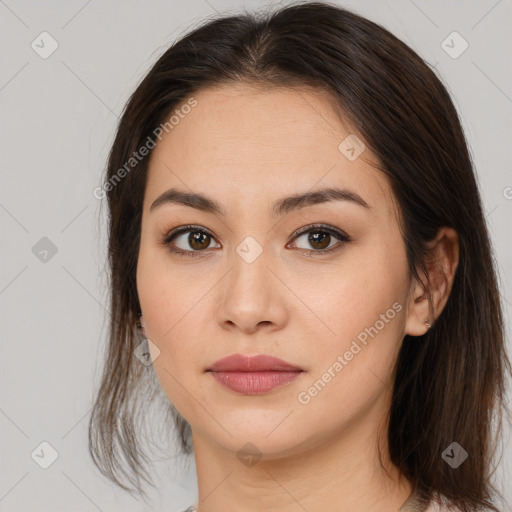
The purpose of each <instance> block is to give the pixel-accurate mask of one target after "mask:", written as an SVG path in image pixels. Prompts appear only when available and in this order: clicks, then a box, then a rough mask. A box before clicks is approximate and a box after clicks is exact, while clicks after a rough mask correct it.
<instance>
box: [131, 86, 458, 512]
mask: <svg viewBox="0 0 512 512" xmlns="http://www.w3.org/2000/svg"><path fill="white" fill-rule="evenodd" d="M194 98H195V99H196V100H197V106H196V107H195V108H193V109H192V111H191V113H190V114H188V115H187V116H185V117H184V118H183V119H181V120H180V122H179V124H177V125H176V126H174V128H173V129H172V130H170V131H169V133H168V134H165V133H164V137H163V138H162V140H161V141H160V142H158V144H157V146H156V148H155V149H154V151H153V153H152V155H151V160H150V162H149V170H148V180H147V185H146V190H145V196H144V204H143V218H142V227H141V243H140V253H139V259H138V266H137V289H138V294H139V299H140V304H141V309H142V312H143V319H144V320H143V322H144V326H145V334H146V336H147V337H148V338H149V339H150V340H151V341H152V343H154V346H155V347H158V349H159V350H160V353H159V355H158V357H156V355H157V352H156V350H155V349H154V348H153V349H152V350H151V353H152V357H153V359H154V363H153V364H154V368H155V371H156V374H157V376H158V379H159V381H160V383H161V385H162V388H163V389H164V391H165V393H166V394H167V396H168V398H169V400H170V401H171V402H172V403H173V404H174V406H175V407H176V408H177V410H178V411H179V412H180V414H181V415H182V416H183V417H184V418H185V419H186V420H187V421H188V422H189V423H190V425H191V427H192V438H193V444H194V454H195V459H196V467H197V478H198V489H199V501H198V503H199V507H198V510H199V512H220V511H225V510H244V512H252V511H255V512H256V511H260V510H267V511H274V510H275V511H280V512H296V511H298V510H301V509H302V510H307V511H308V512H316V511H322V512H326V511H337V512H349V511H350V512H354V511H356V512H357V511H361V512H362V511H365V512H366V511H369V510H379V511H382V512H392V511H393V512H395V511H396V510H398V508H399V507H400V506H401V505H402V504H403V503H404V502H405V501H406V500H407V498H408V497H409V496H410V494H411V492H412V487H411V484H410V483H409V482H408V481H407V480H405V479H404V478H399V477H398V474H397V470H396V467H395V466H393V465H392V464H391V463H390V461H389V455H388V449H387V444H386V431H387V430H386V429H387V413H388V411H389V408H390V404H391V390H392V382H393V365H394V362H395V360H396V358H397V354H398V351H399V349H400V345H401V343H402V340H403V337H404V335H405V334H410V335H414V336H418V335H421V334H424V333H425V332H426V330H427V326H426V324H425V319H426V318H429V322H430V323H431V324H433V323H434V318H433V317H432V315H431V314H429V304H428V300H427V298H426V296H425V291H424V289H423V287H422V285H421V283H419V282H416V281H415V280H413V279H412V278H411V276H410V272H409V268H408V265H407V260H406V253H405V245H404V242H403V240H402V238H401V235H400V232H399V227H398V210H397V207H396V204H395V201H394V200H393V196H392V192H391V189H390V186H389V184H388V183H387V181H386V179H385V177H384V175H383V174H382V173H381V172H379V171H378V170H376V169H375V168H374V167H373V165H372V164H375V163H376V158H375V156H374V155H372V154H371V152H370V150H369V149H366V150H365V151H363V153H362V154H361V155H360V156H359V158H357V159H356V160H354V161H350V160H349V159H347V158H346V157H345V156H344V155H343V154H342V153H341V152H340V151H339V150H338V145H339V144H340V142H341V141H343V140H344V139H345V138H346V137H347V136H348V135H349V134H350V133H357V132H356V131H355V130H354V129H353V128H351V127H350V125H349V124H348V123H347V122H342V120H340V118H339V117H338V115H337V114H336V112H335V111H334V109H333V106H332V99H330V98H329V97H327V96H326V95H325V93H320V92H318V91H314V90H311V89H307V88H301V89H298V88H293V89H292V88H280V89H276V88H273V89H270V88H266V89H262V88H261V87H259V88H258V87H255V86H251V85H237V86H233V85H229V86H217V87H215V88H209V89H204V90H202V91H200V92H199V93H197V94H194ZM359 138H360V139H362V137H361V136H359ZM327 186H334V187H340V188H346V189H349V190H351V191H353V192H356V193H357V194H359V195H360V196H361V197H362V198H363V199H364V200H365V201H366V202H367V203H368V205H369V206H370V208H364V207H362V206H360V205H357V204H355V203H352V202H349V201H332V202H325V203H322V204H317V205H313V206H309V207H307V208H304V209H302V210H297V211H290V212H288V213H287V214H286V215H284V216H282V217H279V218H274V217H273V216H272V215H271V214H270V206H271V205H272V204H273V202H274V201H276V200H278V199H280V198H282V197H284V196H288V195H293V194H297V193H302V192H307V191H311V190H317V189H320V188H323V187H327ZM171 187H175V188H178V189H180V190H183V191H185V192H191V191H193V192H198V193H202V194H205V195H208V196H209V197H211V198H213V199H215V200H216V201H217V202H219V203H220V204H221V205H222V207H223V208H224V209H225V210H226V216H225V217H221V216H218V215H215V214H211V213H207V212H202V211H199V210H197V209H194V208H191V207H188V206H184V205H180V204H172V203H167V204H163V205H161V206H159V207H158V208H155V209H154V210H153V211H151V212H150V211H149V208H150V205H151V203H152V202H153V201H154V200H155V199H156V198H157V197H158V196H159V195H160V194H161V193H163V192H164V191H166V190H167V189H169V188H171ZM315 223H323V224H326V225H328V226H332V227H333V228H338V229H339V230H342V231H343V232H345V233H346V234H348V235H349V236H350V237H351V239H352V240H351V241H350V242H347V243H342V242H340V241H338V240H337V239H336V238H335V237H334V236H332V237H331V238H330V240H331V241H330V242H326V243H325V246H327V245H328V246H329V247H334V246H336V245H337V244H340V245H338V247H339V250H337V251H333V252H331V253H326V254H323V255H318V254H311V252H312V251H315V250H318V248H317V247H318V246H314V245H313V246H312V245H311V244H310V243H309V242H308V233H306V234H303V235H300V236H298V237H295V238H294V236H293V235H294V233H295V232H296V230H298V229H299V228H302V227H305V226H308V225H310V224H315ZM185 224H195V225H199V226H201V227H203V228H205V229H206V230H209V231H210V232H211V233H212V234H213V237H212V238H211V239H207V241H205V242H203V245H204V246H205V247H207V248H206V249H203V252H201V254H199V255H198V256H197V257H195V258H193V257H190V258H187V257H186V256H183V257H182V256H179V255H177V254H173V253H172V252H170V248H169V247H166V246H165V245H162V244H161V243H159V241H160V240H161V239H162V238H164V237H165V235H166V234H167V233H169V232H170V231H171V230H172V229H174V228H176V227H179V226H183V225H185ZM319 231H320V233H322V232H323V231H322V230H321V229H320V230H319V229H313V230H312V232H313V233H318V232H319ZM188 235H189V233H185V234H182V235H181V236H179V237H178V239H175V240H174V246H176V245H178V247H179V248H181V249H182V250H189V251H194V247H197V246H191V245H190V244H189V243H187V239H188ZM247 236H251V237H253V238H254V239H255V240H256V241H257V242H258V243H259V245H260V246H261V248H262V253H261V254H260V255H259V257H258V258H256V260H255V261H253V262H252V263H247V262H246V261H245V260H244V259H243V258H242V257H241V256H240V255H239V254H238V253H237V252H236V248H237V246H239V244H240V243H241V242H242V240H244V238H245V237H247ZM208 240H210V244H209V245H208ZM437 241H438V242H439V243H438V244H437V245H436V246H435V249H433V254H434V255H435V257H436V258H435V262H434V263H433V264H432V265H431V267H429V269H430V272H431V273H430V277H431V280H432V283H433V285H434V289H433V290H432V300H433V307H434V313H435V316H436V317H437V316H438V315H439V314H440V312H441V311H442V309H443V307H444V305H445V303H446V300H447V297H448V294H449V291H450V288H451V285H452V282H453V274H454V272H455V269H456V266H457V263H458V243H457V235H456V233H455V232H453V230H450V229H448V228H443V229H441V230H440V232H439V234H438V237H437ZM325 246H323V247H325ZM323 247H322V248H323ZM195 250H196V252H198V250H197V249H195ZM394 303H399V304H400V305H401V306H402V307H401V311H399V312H396V315H394V318H393V319H391V320H389V321H388V322H386V323H385V326H384V327H383V328H381V329H380V330H379V331H378V334H377V335H374V336H373V337H369V338H368V342H367V345H366V346H364V345H362V344H361V343H359V345H360V346H361V347H362V349H361V350H360V351H359V352H358V353H357V354H356V355H354V356H353V358H352V360H350V361H347V364H346V366H344V368H343V369H342V371H340V372H338V373H337V374H336V376H335V377H333V378H332V379H331V381H330V382H328V383H327V384H326V385H325V387H324V388H323V389H321V391H320V392H318V394H317V395H316V396H314V397H311V400H310V401H309V403H307V404H304V403H300V402H299V400H298V395H299V393H300V392H304V391H307V390H308V389H309V388H310V387H311V386H312V385H313V383H314V382H315V381H317V380H318V379H320V378H321V377H322V375H323V374H324V373H325V372H326V371H327V370H328V369H329V368H332V367H333V364H334V363H335V361H336V360H337V358H338V356H340V355H341V356H343V354H344V353H345V352H346V351H347V350H349V348H350V346H351V344H352V342H353V340H355V339H357V335H358V334H360V333H361V332H362V331H364V329H365V328H368V327H370V326H374V325H375V324H376V321H377V320H379V319H380V318H382V317H381V316H380V315H382V314H385V313H386V311H388V310H389V309H390V308H392V305H393V304H394ZM235 353H242V354H245V355H254V354H268V355H272V356H276V357H279V358H281V359H284V360H285V361H287V362H289V363H291V364H294V365H296V366H298V367H300V368H301V369H303V373H302V374H301V376H300V377H299V378H298V379H297V380H295V382H293V383H291V384H288V385H286V386H283V387H281V388H277V389H274V390H272V391H270V392H268V393H266V394H263V395H254V396H248V395H244V394H238V393H235V392H233V391H231V390H229V389H226V388H224V387H222V386H221V385H220V384H218V383H217V382H216V381H215V379H213V377H212V376H211V374H209V373H207V372H206V369H207V368H208V367H209V366H210V365H211V364H213V363H214V362H215V361H217V360H218V359H220V358H222V357H225V356H227V355H230V354H235ZM378 435H380V449H381V453H382V462H383V465H384V469H383V468H382V467H381V465H380V463H379V460H378V453H379V451H378V450H379V444H378V437H377V436H378ZM248 442H250V443H252V445H254V446H255V447H257V450H258V451H259V453H260V454H261V458H260V459H259V460H258V461H257V462H256V463H255V464H252V465H247V464H245V463H243V462H242V461H241V460H240V459H239V458H238V456H237V452H239V450H241V449H242V447H244V446H245V445H246V443H248ZM301 507H302V508H301Z"/></svg>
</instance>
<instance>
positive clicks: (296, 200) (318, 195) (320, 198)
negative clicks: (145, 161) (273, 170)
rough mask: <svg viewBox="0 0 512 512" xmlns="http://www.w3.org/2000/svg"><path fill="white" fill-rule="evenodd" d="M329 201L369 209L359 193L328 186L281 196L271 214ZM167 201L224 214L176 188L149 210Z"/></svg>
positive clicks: (208, 201)
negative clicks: (349, 203)
mask: <svg viewBox="0 0 512 512" xmlns="http://www.w3.org/2000/svg"><path fill="white" fill-rule="evenodd" d="M331 201H348V202H351V203H353V204H357V205H359V206H362V207H364V208H367V209H368V210H371V207H370V205H369V204H368V203H367V202H366V201H365V200H364V199H363V198H362V197H361V196H360V195H359V194H356V193H355V192H352V191H350V190H347V189H340V188H335V187H328V188H323V189H319V190H314V191H309V192H304V193H302V194H296V195H292V196H287V197H284V198H281V199H279V200H277V201H276V202H275V203H274V205H273V206H272V209H271V214H272V215H273V216H274V217H278V216H282V215H285V214H286V213H288V212H290V211H292V210H300V209H302V208H307V207H309V206H313V205H316V204H321V203H327V202H331ZM168 203H172V204H181V205H183V206H189V207H190V208H195V209H197V210H201V211H203V212H206V213H212V214H214V215H220V216H225V215H226V212H225V210H224V208H223V207H222V206H221V205H220V204H219V203H218V202H217V201H215V200H214V199H212V198H210V197H208V196H205V195H203V194H199V193H196V192H184V191H180V190H178V189H176V188H170V189H169V190H166V191H165V192H164V193H163V194H161V195H160V196H158V197H157V198H156V199H155V200H154V201H153V203H152V204H151V206H150V208H149V211H150V212H151V211H153V210H154V209H155V208H157V207H158V206H161V205H163V204H168Z"/></svg>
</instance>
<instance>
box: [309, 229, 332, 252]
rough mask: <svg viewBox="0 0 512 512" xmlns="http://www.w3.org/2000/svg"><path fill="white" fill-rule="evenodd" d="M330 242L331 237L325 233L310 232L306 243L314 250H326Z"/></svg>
mask: <svg viewBox="0 0 512 512" xmlns="http://www.w3.org/2000/svg"><path fill="white" fill-rule="evenodd" d="M330 241H331V235H330V234H329V233H327V232H325V231H317V232H316V233H315V232H310V233H309V236H308V243H310V244H311V246H312V247H314V248H315V249H327V247H329V243H330Z"/></svg>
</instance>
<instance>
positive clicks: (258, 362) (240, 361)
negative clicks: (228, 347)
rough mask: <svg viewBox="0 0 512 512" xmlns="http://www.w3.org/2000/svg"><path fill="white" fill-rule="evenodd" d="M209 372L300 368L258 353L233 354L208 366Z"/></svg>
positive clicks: (295, 369) (294, 369) (289, 370)
mask: <svg viewBox="0 0 512 512" xmlns="http://www.w3.org/2000/svg"><path fill="white" fill-rule="evenodd" d="M207 371H210V372H237V371H238V372H258V371H260V372H261V371H283V372H300V371H302V369H301V368H298V367H297V366H294V365H292V364H290V363H287V362H286V361H283V360H282V359H279V358H277V357H273V356H268V355H265V354H259V355H256V356H244V355H243V354H233V355H231V356H227V357H223V358H222V359H219V360H218V361H217V362H215V363H214V364H213V365H212V366H210V367H209V368H208V370H207Z"/></svg>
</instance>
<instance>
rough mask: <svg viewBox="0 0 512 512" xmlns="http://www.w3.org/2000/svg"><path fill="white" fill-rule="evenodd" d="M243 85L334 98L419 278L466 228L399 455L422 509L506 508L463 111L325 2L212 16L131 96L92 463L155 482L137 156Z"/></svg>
mask: <svg viewBox="0 0 512 512" xmlns="http://www.w3.org/2000/svg"><path fill="white" fill-rule="evenodd" d="M236 84H250V85H255V86H257V85H261V86H274V87H284V88H287V87H313V88H314V90H315V91H319V92H320V93H322V94H329V98H331V99H332V100H333V101H334V102H335V105H333V106H334V107H335V108H337V109H338V111H339V112H340V114H341V116H342V117H343V119H345V120H346V121H347V122H349V123H350V124H351V126H352V127H354V129H355V130H356V131H357V133H358V134H359V135H360V137H362V139H363V140H364V142H365V144H366V146H367V147H368V148H369V149H370V150H371V151H372V152H373V154H374V155H376V157H377V158H378V167H377V168H378V170H379V171H381V172H382V173H383V174H384V175H385V176H386V178H387V179H388V180H389V183H390V186H391V188H392V191H393V194H394V200H396V202H397V204H398V206H399V211H400V218H399V225H400V230H401V234H402V237H403V240H404V244H405V248H406V254H407V260H408V265H409V268H410V275H411V276H414V277H415V278H417V279H420V275H427V277H428V274H427V267H426V263H427V261H428V249H427V243H428V242H429V241H431V240H432V239H433V238H434V237H435V235H436V233H437V231H438V229H439V228H440V227H442V226H449V227H451V228H453V229H454V230H455V231H456V232H457V234H458V237H459V250H460V253H459V264H458V267H457V270H456V273H455V276H454V281H453V286H452V289H451V292H450V296H449V298H448V301H447V303H446V306H445V308H444V310H443V311H442V313H441V315H440V316H439V318H438V319H437V320H436V322H435V324H434V325H433V326H432V328H431V329H430V330H429V331H428V332H427V333H426V334H425V335H423V336H420V337H412V336H408V335H406V336H405V337H404V339H403V341H402V346H401V349H400V352H399V355H398V358H397V361H396V366H395V368H394V370H395V372H394V373H395V381H394V382H395V383H394V388H393V397H392V405H391V409H390V411H389V427H388V432H387V438H388V446H389V454H390V457H391V461H392V462H393V464H394V465H396V467H397V468H398V470H399V472H400V474H401V475H404V476H405V477H407V479H408V480H409V481H410V482H411V483H412V485H413V486H414V488H415V490H417V491H418V493H419V494H420V496H421V497H422V498H423V499H425V500H431V499H434V498H435V495H436V494H437V495H441V496H444V497H445V498H446V499H447V500H448V501H449V502H451V503H453V504H454V505H456V506H458V507H460V509H461V510H463V511H464V512H468V511H470V510H478V509H480V507H489V508H490V509H491V510H494V511H498V510H499V509H498V508H497V507H496V506H495V504H494V499H495V497H498V496H501V494H500V493H499V492H498V491H497V489H496V488H495V487H494V486H493V485H492V483H491V477H492V475H493V473H494V471H495V469H492V470H491V465H492V462H493V458H494V456H495V452H496V446H497V440H499V439H500V435H501V431H502V413H503V411H506V412H507V413H508V414H509V413H510V411H509V409H508V408H507V404H506V403H505V400H504V396H505V392H506V389H505V382H506V372H508V373H512V372H511V365H510V361H509V359H508V357H507V353H506V348H505V339H504V324H503V316H502V315H503V313H502V306H501V304H500V295H499V290H498V284H497V270H496V264H495V261H494V256H493V253H492V249H491V244H490V238H489V234H488V230H487V227H486V223H485V218H484V214H483V209H482V203H481V198H480V194H479V190H478V185H477V180H476V176H475V172H474V169H473V164H472V161H471V157H470V154H469V151H468V147H467V143H466V139H465V136H464V133H463V129H462V127H461V123H460V120H459V117H458V114H457V111H456V109H455V107H454V105H453V103H452V100H451V99H450V95H449V93H448V92H447V89H446V88H445V86H444V85H443V84H442V82H441V81H440V79H439V78H438V77H437V76H436V74H435V72H434V71H433V70H432V69H431V68H430V67H429V65H428V64H427V63H425V61H424V60H423V59H422V58H421V57H420V56H418V55H417V54H416V53H415V52H414V51H413V50H412V49H410V48H409V47H408V46H407V45H406V44H404V43H403V42H401V41H400V40H399V39H398V38H397V37H395V36H394V35H392V34H391V33H390V32H388V31H387V30H386V29H384V28H383V27H382V26H380V25H378V24H376V23H374V22H371V21H369V20H367V19H365V18H363V17H361V16H359V15H357V14H355V13H353V12H351V11H349V10H346V9H344V8H341V7H339V6H337V5H333V4H330V3H327V2H302V3H296V4H294V5H288V6H287V7H284V8H280V9H279V10H276V11H273V12H272V11H267V12H263V11H260V12H254V13H248V12H244V13H243V14H240V15H236V16H235V15H227V16H224V17H217V18H214V19H208V20H204V21H203V22H202V23H201V24H200V25H199V26H197V27H196V28H194V29H193V30H191V31H190V32H189V33H188V34H186V35H185V36H184V37H182V38H181V39H179V40H178V41H176V42H175V43H174V44H172V46H170V47H169V48H168V49H167V50H166V51H165V52H164V53H163V54H162V55H161V57H159V58H158V60H157V62H156V63H155V64H154V65H153V67H152V68H151V69H150V71H149V72H148V73H147V75H146V76H145V77H144V78H143V79H142V81H141V82H140V84H139V86H138V87H137V88H136V90H135V92H134V93H133V94H132V95H131V97H130V98H129V100H128V101H127V103H126V105H125V108H124V111H123V114H122V117H121V118H120V121H119V124H118V127H117V132H116V135H115V140H114V142H113V145H112V147H111V150H110V154H109V157H108V164H107V171H106V174H105V177H104V186H103V189H104V191H105V192H106V194H105V195H106V197H107V200H108V207H109V218H108V223H109V224H108V228H109V236H108V263H109V280H110V283H109V284H110V290H109V293H110V304H111V310H110V318H109V340H108V345H107V347H106V350H105V351H106V358H105V366H104V369H103V376H102V379H101V383H100V386H99V389H98V391H97V393H96V396H95V401H94V405H93V409H92V414H91V417H90V423H89V450H90V453H91V455H92V458H93V461H94V463H95V464H96V466H97V467H98V468H99V469H100V471H101V472H102V473H103V474H104V475H105V476H107V477H108V478H110V479H111V480H112V481H113V482H115V483H116V484H117V485H119V486H120V487H122V488H123V489H125V490H127V491H128V492H130V493H133V492H136V493H138V494H140V495H144V496H145V492H144V488H143V485H142V481H144V482H145V483H148V484H150V485H153V484H152V482H151V479H150V478H148V473H147V471H146V464H147V463H148V458H147V457H146V455H145V454H144V452H143V451H142V450H141V446H140V439H139V438H138V433H139V430H140V425H139V424H138V423H136V422H137V420H140V419H141V418H143V417H144V414H143V410H144V408H145V407H146V405H147V403H148V401H151V400H152V399H153V398H154V397H155V396H157V395H158V393H157V391H156V388H157V387H158V386H157V385H156V384H155V374H154V369H153V367H152V366H151V365H150V366H149V367H146V366H144V365H142V364H141V363H140V362H139V361H138V360H137V358H135V357H134V355H133V353H134V350H135V349H136V348H137V346H138V344H139V343H140V339H139V338H138V336H137V331H136V327H135V326H136V322H137V313H138V312H139V311H140V304H139V300H138V295H137V288H136V268H137V259H138V251H139V243H140V230H141V218H142V204H143V198H144V190H145V183H146V177H147V170H148V161H149V157H148V158H140V159H137V161H136V162H135V163H133V162H134V161H133V160H131V159H133V155H134V154H138V153H136V152H137V150H138V149H140V148H141V147H142V146H144V144H147V142H146V141H149V140H152V137H154V135H155V133H156V129H157V128H158V127H159V126H161V125H162V124H163V123H164V122H165V120H166V119H167V117H168V116H169V115H171V114H172V112H173V109H175V108H176V107H177V106H178V105H180V104H182V103H183V102H185V101H186V100H187V99H189V98H190V97H191V96H192V95H193V94H194V93H196V92H198V91H200V90H202V89H205V88H207V87H213V86H217V85H219V86H230V85H231V86H234V85H236ZM166 131H167V130H166ZM154 145H155V144H153V146H154ZM127 162H130V166H131V167H133V169H128V170H127V168H126V165H127ZM122 169H124V170H125V172H124V173H121V170H122ZM128 171H129V172H128ZM120 178H122V179H120ZM429 287H430V283H429V282H427V285H426V288H425V290H426V292H429V290H430V288H429ZM166 405H167V407H168V412H169V413H170V414H169V417H172V418H173V420H174V423H175V426H176V430H175V432H177V435H178V438H179V441H180V444H181V448H182V451H183V453H186V454H190V453H191V450H192V447H191V437H190V434H191V430H190V425H189V424H188V423H187V421H186V420H185V419H184V418H183V417H182V416H181V415H180V414H179V413H178V412H177V411H176V410H175V409H174V407H173V406H172V404H170V403H168V402H167V404H166ZM141 425H143V423H141ZM493 431H494V432H495V435H496V437H493ZM453 441H456V442H457V443H459V444H460V445H461V446H462V447H463V448H464V449H465V450H466V451H467V452H468V454H469V458H468V459H467V461H465V462H464V463H463V464H462V465H460V466H459V467H458V468H457V469H453V468H452V467H450V466H449V465H448V464H447V463H446V462H445V461H444V460H443V458H442V456H441V455H442V453H443V451H444V450H445V449H446V447H447V446H449V445H450V444H451V443H452V442H453ZM123 459H124V462H123ZM125 484H129V485H128V486H127V485H125ZM130 486H131V487H130Z"/></svg>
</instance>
